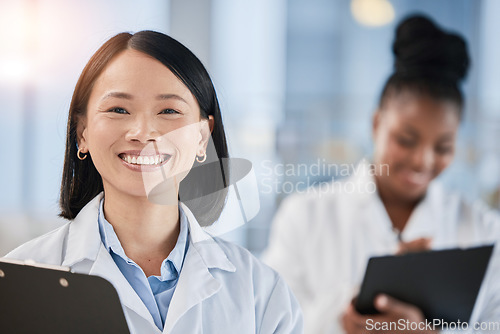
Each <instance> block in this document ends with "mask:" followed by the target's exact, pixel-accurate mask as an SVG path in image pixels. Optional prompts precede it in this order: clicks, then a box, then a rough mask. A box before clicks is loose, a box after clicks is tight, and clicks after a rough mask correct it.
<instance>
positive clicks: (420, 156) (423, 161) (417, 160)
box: [411, 145, 435, 172]
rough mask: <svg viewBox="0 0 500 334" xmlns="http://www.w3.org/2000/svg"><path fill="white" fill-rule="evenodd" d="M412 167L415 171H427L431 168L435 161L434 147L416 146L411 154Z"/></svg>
mask: <svg viewBox="0 0 500 334" xmlns="http://www.w3.org/2000/svg"><path fill="white" fill-rule="evenodd" d="M411 162H412V167H413V169H415V170H416V171H419V172H422V171H428V170H430V169H432V168H433V166H434V162H435V156H434V148H433V147H430V146H424V145H422V146H420V147H418V148H417V149H416V150H415V151H414V152H413V155H412V159H411Z"/></svg>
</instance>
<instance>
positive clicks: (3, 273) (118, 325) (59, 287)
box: [0, 258, 130, 334]
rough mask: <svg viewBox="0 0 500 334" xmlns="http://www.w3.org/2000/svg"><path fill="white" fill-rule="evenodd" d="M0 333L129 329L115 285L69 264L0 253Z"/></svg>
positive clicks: (81, 333) (108, 333)
mask: <svg viewBox="0 0 500 334" xmlns="http://www.w3.org/2000/svg"><path fill="white" fill-rule="evenodd" d="M0 333H19V334H24V333H26V334H27V333H30V334H38V333H40V334H42V333H44V334H46V333H51V334H63V333H64V334H68V333H72V334H73V333H74V334H89V333H102V334H105V333H106V334H115V333H116V334H118V333H120V334H121V333H125V334H127V333H130V331H129V329H128V326H127V322H126V320H125V316H124V314H123V309H122V306H121V304H120V300H119V298H118V293H117V292H116V290H115V288H114V287H113V285H112V284H111V283H110V282H108V281H107V280H105V279H103V278H101V277H98V276H90V275H84V274H76V273H72V272H69V268H64V267H58V266H44V265H38V264H36V263H34V262H29V261H27V262H22V261H13V260H10V259H2V258H0Z"/></svg>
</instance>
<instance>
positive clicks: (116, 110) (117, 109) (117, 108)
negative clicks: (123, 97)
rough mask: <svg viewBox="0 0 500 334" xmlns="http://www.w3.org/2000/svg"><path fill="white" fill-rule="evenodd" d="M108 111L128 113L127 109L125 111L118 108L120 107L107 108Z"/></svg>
mask: <svg viewBox="0 0 500 334" xmlns="http://www.w3.org/2000/svg"><path fill="white" fill-rule="evenodd" d="M108 112H114V113H117V114H128V111H126V110H125V109H123V108H120V107H116V108H111V109H108Z"/></svg>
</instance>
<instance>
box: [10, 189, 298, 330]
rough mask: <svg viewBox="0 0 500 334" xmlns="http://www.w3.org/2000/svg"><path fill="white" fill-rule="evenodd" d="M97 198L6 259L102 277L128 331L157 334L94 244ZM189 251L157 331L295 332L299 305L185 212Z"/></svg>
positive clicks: (273, 278)
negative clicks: (115, 295) (113, 290)
mask: <svg viewBox="0 0 500 334" xmlns="http://www.w3.org/2000/svg"><path fill="white" fill-rule="evenodd" d="M101 198H102V194H101V195H99V196H97V197H96V198H94V199H93V200H92V201H91V202H89V203H88V204H87V205H86V206H85V207H84V208H83V209H82V210H81V212H80V213H79V214H78V216H77V217H76V218H75V219H74V220H73V221H72V222H69V223H68V224H66V225H64V226H62V227H60V228H59V229H57V230H54V231H52V232H50V233H48V234H46V235H44V236H41V237H39V238H37V239H34V240H32V241H30V242H28V243H26V244H24V245H21V246H20V247H19V248H17V249H15V250H14V251H12V252H11V253H9V254H7V256H6V257H8V258H12V259H18V260H26V259H32V260H35V261H36V262H40V263H45V264H54V265H62V266H68V267H71V268H72V270H73V271H74V272H78V273H86V274H91V275H97V276H101V277H103V278H105V279H107V280H108V281H110V282H111V283H112V284H113V285H114V287H115V288H116V290H117V291H118V295H119V297H120V301H121V303H122V306H123V309H124V313H125V317H126V319H127V323H128V325H129V328H130V331H131V333H136V334H149V333H161V331H160V330H159V329H158V328H157V327H156V326H155V324H154V322H153V318H152V317H151V314H150V313H149V311H148V309H147V308H146V306H145V305H144V303H143V302H142V301H141V299H140V298H139V296H138V295H137V294H136V292H135V291H134V290H133V288H132V287H131V286H130V284H129V283H128V281H127V280H126V279H125V277H124V276H123V275H122V273H121V272H120V270H119V269H118V267H117V266H116V265H115V262H114V261H113V259H112V258H111V256H110V254H109V253H108V251H107V250H106V249H105V247H104V246H103V244H102V242H101V238H100V235H99V228H98V223H97V214H98V207H99V201H100V199H101ZM183 210H184V212H185V213H186V215H187V217H188V221H189V230H190V240H189V242H190V245H189V249H188V252H187V254H186V258H185V260H184V265H183V268H182V271H181V273H180V276H179V281H178V283H177V287H176V290H175V292H174V295H173V298H172V301H171V304H170V308H169V311H168V314H167V317H166V321H165V327H164V330H163V333H171V334H176V333H177V334H186V333H190V334H191V333H215V334H223V333H228V334H234V333H238V334H243V333H252V334H253V333H262V334H268V333H283V334H285V333H286V334H289V333H297V334H298V333H302V332H303V330H302V315H301V312H300V308H299V306H298V303H297V301H296V299H295V298H294V296H293V295H292V293H291V292H290V290H289V288H288V286H287V285H286V284H285V283H284V281H283V279H282V278H281V277H280V276H279V275H278V274H277V273H276V272H275V271H273V270H272V269H270V268H269V267H267V266H265V265H263V264H261V263H260V262H259V261H258V260H257V259H256V258H255V257H254V256H252V255H251V254H250V253H249V252H248V251H247V250H245V249H243V248H241V247H238V246H236V245H233V244H231V243H229V242H226V241H223V240H221V239H218V238H212V237H211V236H210V235H208V234H207V233H206V232H205V231H203V229H202V228H201V227H200V226H199V225H198V223H197V221H196V219H195V218H194V216H193V215H192V213H191V212H190V211H189V209H188V208H187V207H186V206H183Z"/></svg>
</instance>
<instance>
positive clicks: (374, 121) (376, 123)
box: [372, 109, 382, 141]
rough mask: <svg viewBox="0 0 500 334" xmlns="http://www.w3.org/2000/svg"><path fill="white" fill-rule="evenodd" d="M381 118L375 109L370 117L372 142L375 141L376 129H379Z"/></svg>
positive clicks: (380, 114)
mask: <svg viewBox="0 0 500 334" xmlns="http://www.w3.org/2000/svg"><path fill="white" fill-rule="evenodd" d="M381 118H382V111H381V110H380V109H377V110H376V111H375V113H374V114H373V117H372V140H373V141H375V138H376V137H377V132H378V129H379V128H380V122H381Z"/></svg>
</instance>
